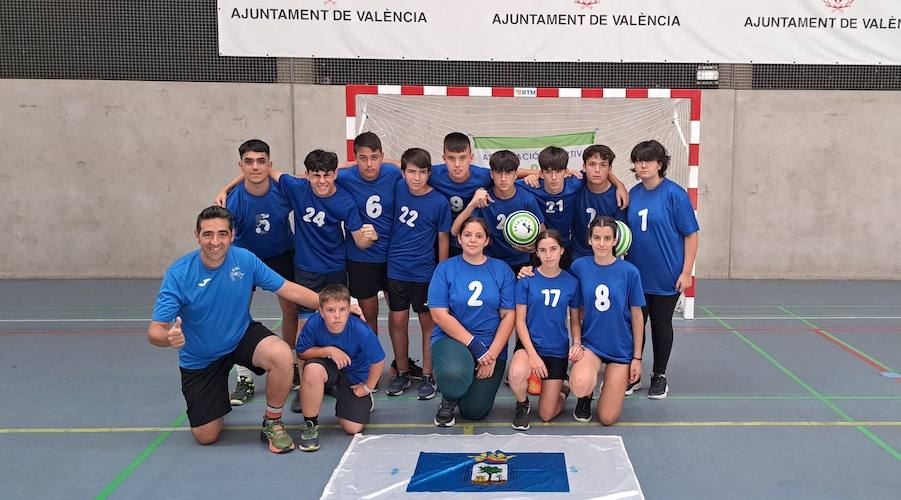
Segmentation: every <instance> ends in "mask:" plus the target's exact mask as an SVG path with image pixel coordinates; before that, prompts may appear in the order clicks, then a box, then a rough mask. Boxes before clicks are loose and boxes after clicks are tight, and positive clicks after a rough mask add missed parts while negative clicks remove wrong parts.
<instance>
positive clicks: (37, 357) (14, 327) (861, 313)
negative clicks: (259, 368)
mask: <svg viewBox="0 0 901 500" xmlns="http://www.w3.org/2000/svg"><path fill="white" fill-rule="evenodd" d="M158 286H159V282H158V281H156V280H85V281H15V280H9V281H0V304H2V306H0V395H2V401H3V404H2V406H0V479H2V483H0V484H2V485H3V492H2V493H0V498H4V499H19V498H29V499H30V498H41V499H48V498H66V499H68V498H90V497H96V498H106V497H111V498H142V499H143V498H167V499H175V498H192V499H194V498H259V497H263V496H277V497H279V498H318V497H319V495H320V494H321V492H322V489H323V487H324V485H325V483H326V482H327V481H328V479H329V476H330V475H331V473H332V471H333V469H334V468H335V467H336V465H337V464H338V460H339V459H340V457H341V454H342V453H343V452H344V450H345V448H346V447H347V444H348V443H349V442H350V437H349V436H345V435H344V434H343V433H342V432H341V431H340V430H338V429H336V428H335V426H334V424H335V420H334V417H333V413H332V411H333V405H334V402H333V400H327V401H326V403H325V405H324V407H323V410H322V417H321V418H320V421H321V422H322V424H323V428H324V430H323V431H322V432H321V441H322V448H321V450H320V451H318V452H315V453H303V452H300V451H299V450H298V451H295V452H293V453H290V454H287V455H278V456H277V455H273V454H271V453H269V452H268V451H267V450H266V448H265V446H264V445H263V444H262V443H261V442H260V441H259V432H258V431H259V425H260V418H261V415H262V413H263V406H262V404H263V398H262V397H261V396H259V395H261V394H262V391H263V386H264V384H265V380H264V379H258V380H257V394H258V397H257V398H256V399H255V400H253V401H252V402H251V403H250V404H248V405H245V406H243V407H240V408H236V409H235V410H234V411H233V412H232V413H231V414H229V415H228V416H227V417H226V424H227V426H228V427H227V431H226V432H225V433H224V435H223V439H222V440H221V441H220V442H219V443H217V444H215V445H213V446H208V447H203V446H199V445H197V444H195V443H194V441H193V439H192V438H191V434H190V432H189V431H188V429H187V427H186V425H187V424H186V421H185V416H184V413H183V412H184V400H183V399H182V396H181V391H180V385H179V372H178V367H177V356H176V353H175V351H173V350H167V349H160V348H156V347H153V346H151V345H150V344H149V343H148V342H147V340H146V336H145V328H146V326H147V319H148V317H149V314H150V308H151V305H152V303H153V300H154V297H155V294H156V291H157V287H158ZM697 295H698V299H697V303H698V308H697V317H698V319H696V320H693V321H684V320H681V319H679V320H676V322H675V326H676V339H675V343H674V348H673V356H672V358H671V360H670V365H669V370H668V378H669V382H670V386H671V391H670V395H669V397H668V398H667V399H666V400H664V401H652V400H649V399H647V398H646V397H645V396H646V392H645V390H642V391H640V392H639V393H638V394H637V395H636V396H632V397H630V398H628V400H627V401H626V403H625V405H624V410H623V415H622V419H621V422H620V423H618V424H617V425H615V426H613V427H609V428H604V427H601V426H600V425H599V424H598V423H597V422H596V421H595V422H593V423H590V424H580V423H576V422H575V421H573V419H572V416H571V413H572V410H573V407H574V405H575V401H574V400H573V399H572V398H570V399H569V400H568V401H567V403H566V408H565V409H564V413H563V414H562V415H560V416H559V417H558V418H557V419H556V420H555V421H554V422H552V423H550V424H546V425H545V424H540V423H538V422H535V421H534V420H535V419H533V422H532V430H530V431H529V432H530V433H541V434H616V435H621V436H622V437H623V439H624V442H625V445H626V449H627V451H628V453H629V456H630V458H631V461H632V464H633V466H634V467H635V472H636V475H637V477H638V479H639V481H640V482H641V485H642V489H643V491H644V493H645V495H646V496H647V498H654V499H657V498H659V499H683V498H684V499H698V498H728V499H733V498H735V499H743V498H747V499H758V498H767V499H776V498H791V499H802V498H810V499H814V498H816V499H821V498H866V499H882V498H898V497H899V495H901V493H899V492H901V473H899V471H901V378H898V377H899V375H898V374H897V372H898V371H899V370H901V282H823V281H817V282H796V281H715V280H708V281H702V282H700V285H699V289H698V294H697ZM254 302H255V305H254V316H255V317H256V318H258V319H263V321H264V323H266V324H267V325H269V326H270V327H272V326H273V325H274V324H275V322H276V318H277V317H278V316H279V313H278V306H277V304H276V302H275V299H274V297H272V296H271V295H269V294H266V293H258V294H257V297H256V298H255V299H254ZM385 311H386V308H385V307H384V305H383V306H382V313H381V314H382V316H384V315H385ZM381 329H382V332H381V338H382V343H383V345H384V346H385V347H386V351H388V352H390V344H389V343H388V341H387V327H386V322H385V321H384V320H383V321H382V322H381ZM413 331H414V332H418V325H417V328H414V330H413ZM414 338H415V336H414ZM411 344H413V347H412V352H414V356H413V357H414V358H416V357H417V356H416V355H415V353H416V352H417V350H418V349H417V348H416V347H415V346H416V345H418V343H417V342H416V341H415V340H414V341H412V342H411ZM645 356H646V358H645V359H646V362H645V370H646V373H645V376H644V378H643V380H644V382H645V385H647V382H648V373H647V370H648V369H649V367H650V365H651V362H650V358H651V357H652V355H651V349H649V348H648V349H646V350H645ZM386 383H387V377H385V378H383V379H382V386H384V385H385V384H386ZM436 406H437V400H433V401H428V402H423V401H416V400H415V397H407V396H402V397H397V398H387V397H385V396H384V392H383V391H382V392H380V393H379V397H378V398H377V401H376V409H375V411H374V413H373V415H372V422H373V423H372V424H371V425H370V426H369V427H368V428H367V430H366V431H365V432H366V433H443V434H469V433H482V432H489V433H496V434H507V433H511V432H513V430H512V429H511V428H510V420H511V418H512V416H513V398H512V396H511V394H510V392H509V390H508V389H507V388H506V387H504V386H502V387H501V392H500V393H499V395H498V397H497V401H496V404H495V407H494V410H493V412H492V413H491V415H490V416H489V418H488V420H487V421H484V422H466V421H461V420H459V419H458V423H457V426H456V427H454V428H450V429H437V428H435V427H434V426H433V425H432V423H431V421H432V417H433V416H434V412H435V408H436ZM286 422H287V423H288V424H290V425H291V428H292V429H294V430H292V433H293V434H295V435H297V434H299V432H298V431H297V430H296V428H297V424H299V423H300V416H299V415H295V414H292V413H287V414H286Z"/></svg>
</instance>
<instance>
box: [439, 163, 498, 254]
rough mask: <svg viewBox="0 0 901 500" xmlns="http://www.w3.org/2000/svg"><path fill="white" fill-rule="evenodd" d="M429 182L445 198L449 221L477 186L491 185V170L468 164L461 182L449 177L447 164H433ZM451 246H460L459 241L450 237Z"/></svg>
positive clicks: (464, 205)
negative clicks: (466, 177)
mask: <svg viewBox="0 0 901 500" xmlns="http://www.w3.org/2000/svg"><path fill="white" fill-rule="evenodd" d="M429 184H430V185H431V186H432V187H433V188H435V189H436V190H437V191H438V192H439V193H441V194H442V196H444V197H445V198H447V201H448V203H449V204H450V209H451V221H453V220H454V219H456V218H457V215H459V214H460V212H462V211H463V209H464V208H466V205H469V202H470V201H472V195H474V194H475V192H476V190H477V189H479V188H486V189H487V188H488V186H490V185H491V170H488V169H487V168H482V167H479V166H476V165H470V166H469V178H468V179H466V180H465V181H463V182H461V183H456V182H454V181H453V180H451V178H450V174H449V173H448V169H447V164H446V163H442V164H440V165H434V166H433V167H432V174H431V175H430V176H429ZM450 244H451V246H452V247H455V248H460V242H459V241H457V239H456V238H451V240H450Z"/></svg>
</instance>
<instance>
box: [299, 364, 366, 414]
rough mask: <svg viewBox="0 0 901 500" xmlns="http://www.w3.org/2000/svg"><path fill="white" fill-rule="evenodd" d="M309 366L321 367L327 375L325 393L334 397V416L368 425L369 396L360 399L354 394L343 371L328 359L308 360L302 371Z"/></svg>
mask: <svg viewBox="0 0 901 500" xmlns="http://www.w3.org/2000/svg"><path fill="white" fill-rule="evenodd" d="M311 364H316V365H322V367H323V368H325V372H326V373H327V374H328V380H326V382H325V391H326V393H328V394H333V395H334V396H335V400H336V401H335V416H336V417H338V418H343V419H344V420H350V421H351V422H356V423H358V424H368V423H369V412H370V410H371V409H372V398H371V397H370V395H368V394H367V395H366V396H363V397H361V398H359V397H357V395H356V394H354V390H353V389H351V387H350V386H351V383H350V380H348V379H347V375H346V374H345V373H344V370H339V369H338V365H336V364H335V362H334V361H332V360H331V359H329V358H316V359H308V360H306V361H305V362H304V369H306V367H307V366H309V365H311Z"/></svg>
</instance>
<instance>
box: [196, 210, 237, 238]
mask: <svg viewBox="0 0 901 500" xmlns="http://www.w3.org/2000/svg"><path fill="white" fill-rule="evenodd" d="M209 219H225V220H227V221H228V230H229V231H231V230H232V227H234V222H235V218H234V216H232V213H231V212H229V211H228V209H227V208H225V207H220V206H219V205H213V206H211V207H206V208H204V209H203V211H201V212H200V215H198V216H197V232H198V233H199V232H200V222H201V221H205V220H209Z"/></svg>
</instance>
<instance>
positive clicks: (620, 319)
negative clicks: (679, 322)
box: [570, 256, 645, 363]
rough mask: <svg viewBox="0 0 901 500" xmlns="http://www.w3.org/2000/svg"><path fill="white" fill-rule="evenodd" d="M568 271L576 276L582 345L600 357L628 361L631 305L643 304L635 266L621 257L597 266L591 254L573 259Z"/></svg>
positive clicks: (630, 347)
mask: <svg viewBox="0 0 901 500" xmlns="http://www.w3.org/2000/svg"><path fill="white" fill-rule="evenodd" d="M570 272H571V273H572V274H573V276H575V277H576V278H578V279H579V293H580V295H581V298H580V302H581V303H582V307H584V308H585V316H584V318H583V319H582V345H583V346H584V347H585V348H586V349H589V350H590V351H591V352H593V353H595V354H597V355H598V356H601V357H602V358H607V359H612V360H613V361H616V362H618V363H631V362H632V354H634V353H633V347H634V346H635V341H634V339H633V338H632V309H631V308H632V306H636V307H641V306H643V305H645V302H644V292H642V289H641V278H640V277H639V275H638V269H635V266H633V265H632V264H629V263H628V262H626V261H624V260H622V259H616V261H614V262H613V263H612V264H609V265H606V266H601V265H599V264H597V263H596V262H595V261H594V256H591V257H582V258H580V259H577V260H576V261H575V262H573V265H572V267H571V268H570Z"/></svg>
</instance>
